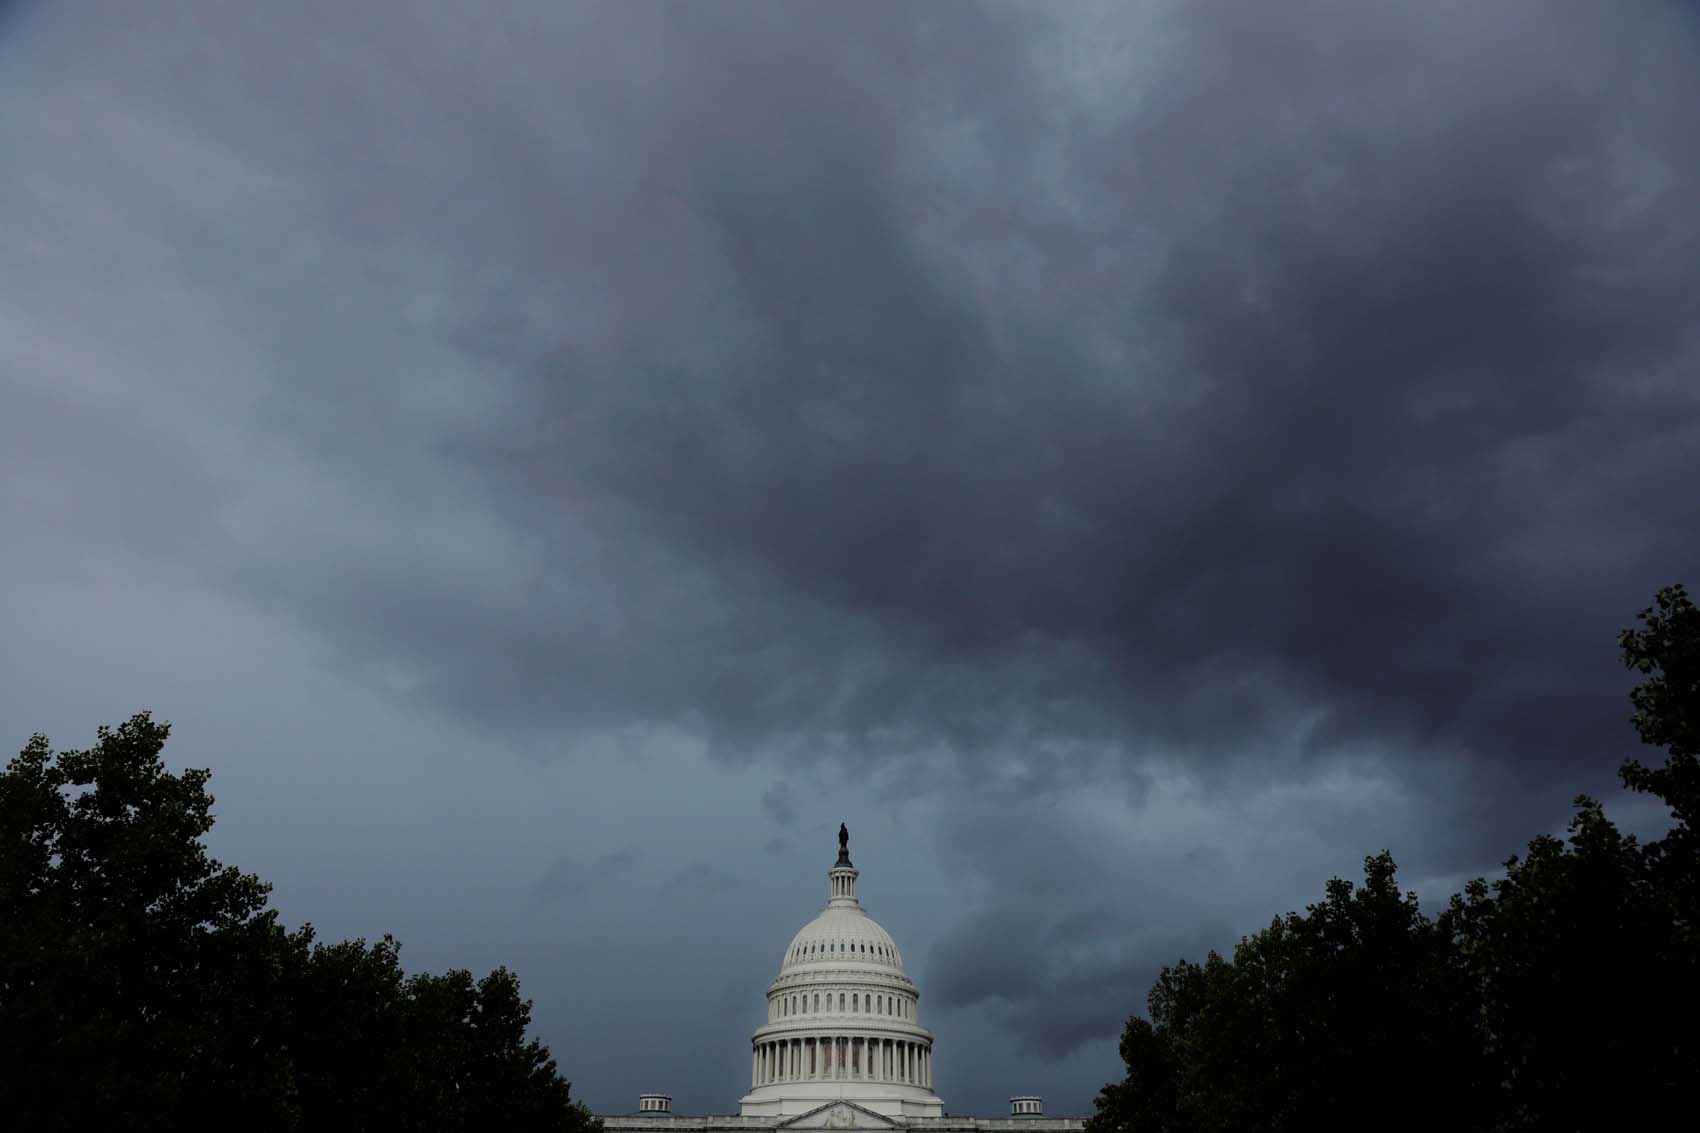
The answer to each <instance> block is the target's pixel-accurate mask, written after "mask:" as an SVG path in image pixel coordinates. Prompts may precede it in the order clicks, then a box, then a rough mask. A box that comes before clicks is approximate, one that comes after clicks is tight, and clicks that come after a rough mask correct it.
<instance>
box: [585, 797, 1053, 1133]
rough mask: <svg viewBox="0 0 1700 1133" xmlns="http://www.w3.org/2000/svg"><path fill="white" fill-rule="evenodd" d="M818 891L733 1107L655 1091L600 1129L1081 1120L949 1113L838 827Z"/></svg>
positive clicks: (1031, 1105)
mask: <svg viewBox="0 0 1700 1133" xmlns="http://www.w3.org/2000/svg"><path fill="white" fill-rule="evenodd" d="M838 843H839V849H838V861H837V862H836V863H835V864H834V865H833V867H832V869H831V870H830V871H828V873H827V885H828V898H827V903H826V907H825V908H824V909H822V910H821V912H820V915H819V916H817V917H815V919H814V920H812V921H810V922H809V923H808V924H806V925H804V926H803V928H802V929H801V931H799V932H798V933H797V935H796V936H794V937H793V938H792V940H791V943H790V945H789V946H788V947H787V948H786V949H785V955H784V957H783V958H782V959H781V961H780V965H779V974H778V975H777V976H775V977H774V979H773V982H772V983H770V984H768V987H767V1021H766V1022H765V1023H763V1024H762V1025H761V1026H759V1027H757V1028H756V1030H755V1034H754V1035H752V1036H751V1039H750V1088H749V1091H748V1092H747V1093H745V1094H744V1096H743V1097H742V1098H741V1099H740V1101H739V1112H738V1113H737V1114H736V1115H711V1116H703V1117H686V1116H682V1115H677V1114H674V1113H673V1112H672V1099H671V1097H669V1096H668V1095H666V1094H645V1095H643V1096H642V1098H640V1099H639V1103H638V1109H637V1112H635V1113H628V1114H622V1115H604V1116H603V1118H602V1120H603V1123H604V1125H605V1127H606V1128H607V1129H608V1130H609V1133H636V1131H638V1130H653V1131H655V1133H664V1131H665V1133H739V1131H746V1130H747V1131H751V1133H753V1131H756V1130H779V1129H787V1130H788V1129H798V1130H803V1129H911V1130H937V1131H938V1133H997V1131H1005V1130H1008V1131H1014V1130H1020V1131H1022V1133H1078V1131H1079V1130H1081V1129H1083V1128H1084V1125H1085V1120H1084V1119H1083V1118H1078V1117H1046V1116H1045V1114H1044V1106H1043V1103H1042V1102H1041V1100H1040V1099H1039V1098H1038V1097H1036V1096H1033V1095H1021V1096H1018V1097H1013V1098H1011V1099H1010V1115H1009V1116H1008V1117H993V1118H980V1117H954V1116H950V1115H948V1114H946V1113H945V1111H944V1102H943V1101H942V1100H941V1099H940V1098H939V1096H938V1095H937V1094H936V1093H934V1092H933V1036H932V1032H930V1031H928V1030H927V1029H926V1028H925V1027H923V1026H922V1025H921V1023H920V1010H919V1007H920V998H921V994H920V991H919V989H917V988H916V986H915V983H914V981H913V980H911V979H910V978H909V975H908V973H907V972H906V971H905V970H904V967H903V954H902V953H901V952H900V951H899V950H898V947H897V944H896V942H895V941H893V940H892V938H891V936H890V934H888V933H887V932H886V931H885V929H883V928H881V927H880V925H879V923H878V922H877V921H875V920H874V919H873V918H872V917H870V916H868V914H867V912H866V911H865V910H864V909H863V908H862V904H861V901H860V899H859V898H858V897H857V895H856V879H857V877H858V876H859V874H858V872H857V870H856V867H855V866H854V865H852V864H851V862H850V853H849V837H848V832H847V831H846V830H845V829H844V828H843V827H840V828H839V833H838Z"/></svg>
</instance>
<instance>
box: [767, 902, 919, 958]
mask: <svg viewBox="0 0 1700 1133" xmlns="http://www.w3.org/2000/svg"><path fill="white" fill-rule="evenodd" d="M845 964H871V965H873V966H875V967H879V968H887V969H892V970H895V971H897V972H898V973H900V974H901V973H902V972H903V954H902V953H901V952H899V951H898V950H897V944H896V942H895V941H893V940H892V939H891V934H890V933H888V932H886V931H885V929H883V928H881V927H880V924H879V922H878V921H876V920H874V918H872V917H870V916H869V915H868V914H867V913H864V912H863V911H862V909H861V907H860V906H850V907H844V906H831V905H829V906H827V908H826V909H825V910H823V911H822V912H821V915H820V916H818V917H816V918H815V919H814V920H812V921H810V922H809V923H808V924H806V925H804V926H803V927H802V929H801V930H799V931H798V933H797V935H796V936H793V937H792V938H791V946H790V947H789V948H787V949H786V950H785V958H784V959H783V960H782V961H780V964H779V971H780V973H781V974H785V973H789V972H793V971H803V970H806V969H808V968H812V967H834V968H842V967H843V966H844V965H845Z"/></svg>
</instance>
